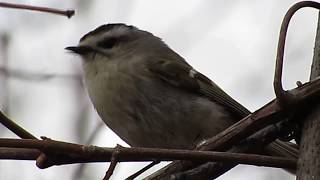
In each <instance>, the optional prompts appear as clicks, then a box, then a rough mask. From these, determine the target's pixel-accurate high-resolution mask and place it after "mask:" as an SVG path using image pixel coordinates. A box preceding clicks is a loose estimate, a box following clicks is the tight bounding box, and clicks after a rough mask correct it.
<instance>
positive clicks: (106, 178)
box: [103, 144, 121, 180]
mask: <svg viewBox="0 0 320 180" xmlns="http://www.w3.org/2000/svg"><path fill="white" fill-rule="evenodd" d="M119 148H121V146H120V145H118V144H117V146H116V147H115V151H114V152H113V153H112V156H111V161H110V165H109V168H108V170H107V172H106V175H105V176H104V178H103V180H109V179H110V177H111V176H112V174H113V171H114V170H115V168H116V166H117V164H118V159H119V158H118V156H119V153H120V152H119Z"/></svg>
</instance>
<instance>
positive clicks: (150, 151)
mask: <svg viewBox="0 0 320 180" xmlns="http://www.w3.org/2000/svg"><path fill="white" fill-rule="evenodd" d="M0 147H9V148H28V149H38V150H40V151H41V150H42V149H45V150H46V153H52V154H57V155H59V157H65V158H66V159H62V158H61V159H60V160H61V161H60V162H58V161H56V162H54V163H55V164H52V165H62V164H71V163H80V162H81V163H88V162H108V161H111V157H112V155H113V154H114V152H115V151H118V155H117V156H118V159H117V161H119V162H124V161H125V162H128V161H136V162H141V161H153V160H155V159H157V160H160V161H172V160H177V159H179V160H188V161H197V162H209V161H223V162H229V163H230V162H232V163H238V164H251V165H257V166H271V167H278V168H295V167H296V160H295V159H288V158H282V157H270V156H261V155H255V154H238V153H226V152H214V151H194V150H178V149H157V148H137V147H132V148H126V147H118V148H102V147H97V146H85V145H79V144H73V143H66V142H61V141H54V140H34V139H5V138H1V139H0ZM0 150H1V149H0ZM0 154H1V153H0ZM50 155H51V154H50ZM68 157H72V159H67V158H68ZM0 159H2V158H1V157H0Z"/></svg>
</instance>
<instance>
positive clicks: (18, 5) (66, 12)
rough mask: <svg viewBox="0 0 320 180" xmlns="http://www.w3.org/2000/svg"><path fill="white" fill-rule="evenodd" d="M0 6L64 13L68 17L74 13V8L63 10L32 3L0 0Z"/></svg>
mask: <svg viewBox="0 0 320 180" xmlns="http://www.w3.org/2000/svg"><path fill="white" fill-rule="evenodd" d="M0 7H4V8H14V9H24V10H32V11H40V12H46V13H52V14H57V15H62V16H66V17H68V18H71V17H72V16H73V15H74V10H61V9H55V8H48V7H39V6H30V5H24V4H15V3H6V2H0Z"/></svg>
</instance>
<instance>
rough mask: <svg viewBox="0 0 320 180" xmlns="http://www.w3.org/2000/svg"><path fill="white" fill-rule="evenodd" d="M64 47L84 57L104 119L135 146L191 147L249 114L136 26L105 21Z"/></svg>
mask: <svg viewBox="0 0 320 180" xmlns="http://www.w3.org/2000/svg"><path fill="white" fill-rule="evenodd" d="M66 49H67V50H70V51H72V52H74V53H76V54H79V55H80V56H81V57H82V59H83V69H84V79H85V84H86V87H87V89H88V92H89V96H90V98H91V101H92V103H93V105H94V107H95V108H96V110H97V112H98V114H99V115H100V117H101V119H102V120H103V121H104V122H105V123H106V124H107V126H109V127H110V128H111V129H112V130H113V131H114V132H115V133H116V134H117V135H118V136H119V137H120V138H122V139H123V140H124V141H125V142H127V143H128V144H129V145H131V146H139V147H159V148H176V149H191V148H194V147H195V146H196V145H197V143H199V142H201V141H203V140H205V139H206V138H209V137H212V136H214V135H215V134H217V133H219V132H221V131H223V130H224V129H225V128H227V127H228V126H230V125H231V124H233V123H235V122H237V121H238V120H240V119H241V118H243V117H245V116H247V115H248V114H249V113H250V112H249V111H248V110H247V109H246V108H244V107H243V106H242V105H240V104H239V103H238V102H236V101H235V100H234V99H232V98H231V97H230V96H229V95H227V94H226V93H225V92H224V91H223V90H222V89H220V88H219V87H218V86H217V85H216V84H215V83H213V82H212V81H211V80H210V79H208V78H207V77H206V76H204V75H203V74H201V73H199V72H197V71H196V70H195V69H193V68H192V67H191V66H190V65H189V64H188V63H187V62H186V61H185V60H184V59H183V58H182V57H181V56H179V55H178V54H177V53H175V52H174V51H173V50H172V49H170V48H169V47H168V46H167V45H166V44H165V43H164V42H163V41H162V40H161V39H160V38H158V37H156V36H154V35H153V34H151V33H149V32H147V31H143V30H139V29H138V28H136V27H134V26H128V25H125V24H107V25H102V26H100V27H98V28H97V29H95V30H93V31H91V32H89V33H87V34H86V35H84V36H83V37H82V38H81V39H80V43H79V45H78V46H73V47H67V48H66ZM278 149H280V150H281V148H278Z"/></svg>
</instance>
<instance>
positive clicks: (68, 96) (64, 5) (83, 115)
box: [0, 0, 317, 180]
mask: <svg viewBox="0 0 320 180" xmlns="http://www.w3.org/2000/svg"><path fill="white" fill-rule="evenodd" d="M10 2H11V3H23V4H30V5H37V6H47V7H54V8H60V9H75V11H76V14H75V16H73V17H72V18H71V19H67V18H66V17H62V16H57V15H51V14H46V13H38V12H31V11H25V10H13V9H4V8H1V9H0V108H1V110H2V111H4V112H5V113H6V114H7V115H8V116H9V117H11V118H12V119H14V120H15V121H16V122H17V123H19V124H20V125H21V126H23V127H24V128H25V129H27V130H29V131H30V132H31V133H33V134H34V135H36V136H38V137H39V136H47V137H50V138H52V139H56V140H62V141H69V142H74V143H82V144H88V143H89V144H94V145H99V146H107V147H114V146H115V145H116V144H117V143H118V144H121V145H123V146H126V144H125V143H124V142H123V141H121V139H119V138H118V137H117V136H116V135H115V134H114V133H113V132H112V131H111V130H109V129H108V128H107V127H106V126H104V125H102V121H101V120H100V119H99V117H98V116H97V114H96V112H95V111H94V109H93V107H92V105H91V103H90V101H89V99H88V96H87V93H86V90H85V89H84V86H83V82H82V77H81V71H82V70H81V60H80V59H79V58H78V57H77V56H75V55H72V54H70V53H67V52H66V51H65V50H64V48H65V47H67V46H72V45H76V44H77V43H78V40H79V39H80V37H82V36H83V35H84V34H85V33H87V32H88V31H90V30H92V29H94V28H96V27H98V26H100V25H101V24H105V23H116V22H121V23H127V24H131V25H134V26H137V27H139V28H140V29H143V30H147V31H150V32H152V33H153V34H154V35H156V36H159V37H161V38H162V39H163V40H164V41H165V42H166V43H167V44H168V45H169V46H170V47H171V48H173V49H174V50H175V51H176V52H178V53H179V54H180V55H181V56H183V57H184V58H185V59H186V60H187V61H188V62H189V63H190V64H191V65H193V66H194V68H195V69H197V70H198V71H200V72H202V73H203V74H205V75H207V76H208V77H209V78H211V79H212V80H213V81H215V82H216V83H217V84H219V85H220V86H221V87H222V88H223V89H224V90H225V91H226V92H227V93H229V94H230V95H231V96H232V97H234V98H235V99H236V100H238V101H239V102H240V103H242V104H243V105H244V106H246V107H247V108H249V109H250V110H252V111H254V110H256V109H258V108H260V107H261V106H263V105H264V104H266V103H267V102H269V101H270V100H272V99H273V98H274V92H273V86H272V80H273V73H274V64H275V56H276V46H277V41H278V32H279V29H280V24H281V20H282V18H283V16H284V14H285V12H286V11H287V10H288V9H289V7H290V6H291V5H292V4H293V3H294V2H298V1H293V0H282V1H277V0H268V1H266V0H265V1H261V0H260V1H258V0H242V1H232V0H223V1H222V0H214V1H209V0H207V1H198V0H189V1H185V0H176V1H170V0H161V1H160V0H156V1H148V0H135V1H132V0H105V1H98V0H91V1H87V0H73V1H72V0H69V1H58V0H46V1H43V0H24V1H23V0H21V1H18V0H16V1H14V0H11V1H10ZM316 22H317V11H316V10H314V9H309V8H307V9H303V10H302V11H299V12H298V13H297V14H296V15H295V16H294V18H293V21H292V23H291V24H290V30H289V34H288V37H287V44H286V45H287V46H286V55H285V69H284V86H285V88H286V89H289V88H294V87H295V86H296V85H295V82H296V81H297V80H300V81H302V82H306V81H307V80H308V78H309V72H310V65H311V59H312V54H313V46H314V37H315V31H316ZM0 137H16V136H15V135H14V134H12V133H11V132H9V131H8V130H7V129H6V128H4V127H3V126H2V125H0ZM146 164H147V163H120V164H119V165H118V166H117V168H116V171H115V173H114V175H113V176H112V179H124V178H126V177H128V176H129V175H131V174H133V173H134V172H136V171H137V170H139V169H141V168H142V167H143V166H144V165H146ZM163 165H165V163H163V164H161V165H157V166H156V167H154V168H153V169H152V170H149V171H148V172H147V173H145V174H144V175H146V174H148V173H151V172H153V171H155V170H156V169H158V168H159V167H161V166H163ZM107 168H108V164H107V163H95V164H88V165H86V166H85V167H80V168H79V165H67V166H55V167H51V168H48V169H45V170H40V169H38V168H37V167H36V166H35V162H31V161H11V160H10V161H3V160H1V161H0V179H5V180H14V179H26V180H29V179H32V180H38V179H39V180H53V179H101V178H102V177H103V176H104V174H105V171H106V169H107ZM230 179H237V180H244V179H245V180H255V179H261V180H263V179H283V180H285V179H294V176H292V175H290V174H288V173H287V172H285V171H283V170H279V169H273V168H263V167H253V166H242V165H241V166H237V167H236V168H234V169H233V170H231V171H229V172H228V173H226V174H224V175H223V176H221V177H220V178H219V180H230Z"/></svg>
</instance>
